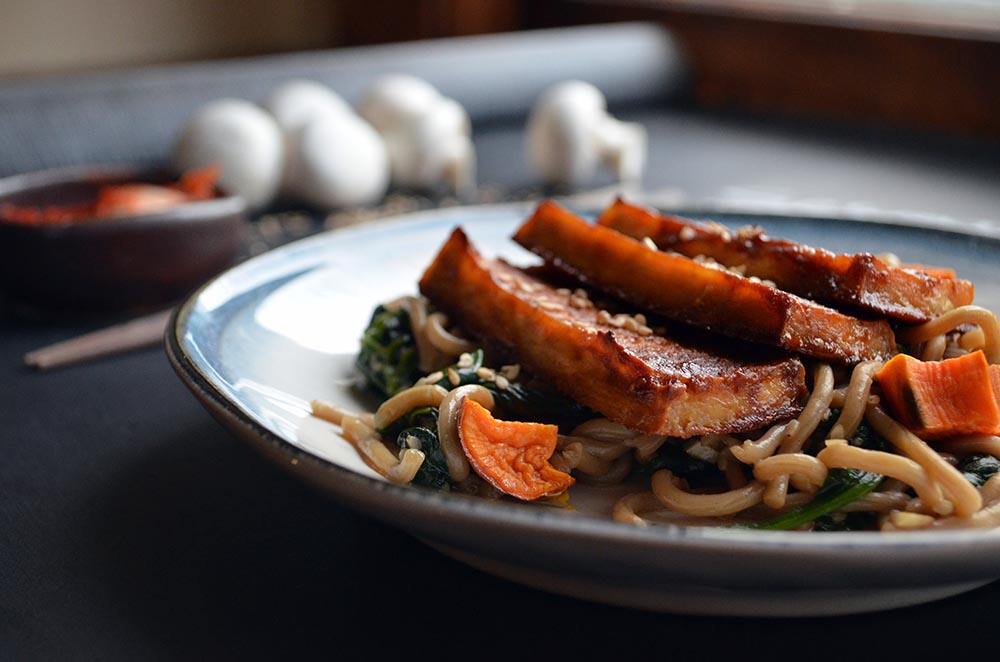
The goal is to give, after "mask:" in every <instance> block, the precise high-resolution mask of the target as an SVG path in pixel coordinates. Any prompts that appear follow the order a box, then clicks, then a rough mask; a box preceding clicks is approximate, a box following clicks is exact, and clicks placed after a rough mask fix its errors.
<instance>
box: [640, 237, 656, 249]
mask: <svg viewBox="0 0 1000 662" xmlns="http://www.w3.org/2000/svg"><path fill="white" fill-rule="evenodd" d="M642 243H643V244H645V245H646V248H651V249H653V250H654V251H655V250H659V247H658V246H657V245H656V242H655V241H653V240H652V239H650V238H649V237H643V238H642Z"/></svg>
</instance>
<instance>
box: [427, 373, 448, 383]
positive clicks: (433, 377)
mask: <svg viewBox="0 0 1000 662" xmlns="http://www.w3.org/2000/svg"><path fill="white" fill-rule="evenodd" d="M443 378H444V373H443V372H441V371H440V370H438V371H437V372H432V373H431V374H429V375H427V376H426V377H424V380H426V381H427V382H431V383H433V382H439V381H441V379H443Z"/></svg>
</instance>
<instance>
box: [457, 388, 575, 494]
mask: <svg viewBox="0 0 1000 662" xmlns="http://www.w3.org/2000/svg"><path fill="white" fill-rule="evenodd" d="M558 436H559V428H558V427H556V426H555V425H547V424H544V423H524V422H519V421H500V420H497V419H495V418H493V416H492V415H491V414H490V412H489V410H488V409H486V408H485V407H483V406H482V405H480V404H479V403H478V402H476V401H474V400H472V399H469V398H466V400H465V402H464V403H463V404H462V412H461V415H460V416H459V422H458V438H459V440H461V442H462V448H463V450H465V456H466V457H467V458H469V464H470V465H471V466H472V468H473V470H474V471H475V472H476V473H477V474H479V476H481V477H482V478H483V479H484V480H486V481H487V482H489V483H490V484H491V485H493V486H494V487H495V488H497V489H498V490H500V491H501V492H503V493H504V494H509V495H510V496H513V497H516V498H518V499H522V500H524V501H534V500H535V499H540V498H541V497H546V496H554V495H557V494H560V493H562V492H564V491H566V489H567V488H568V487H570V486H571V485H572V484H573V483H575V482H576V479H574V478H573V477H572V476H571V475H569V474H568V473H564V472H562V471H559V470H558V469H556V468H555V467H553V466H552V465H551V464H550V463H549V458H551V457H552V453H554V452H555V449H556V441H557V440H558Z"/></svg>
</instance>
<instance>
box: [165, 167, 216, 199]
mask: <svg viewBox="0 0 1000 662" xmlns="http://www.w3.org/2000/svg"><path fill="white" fill-rule="evenodd" d="M220 174H221V170H220V168H219V166H214V165H213V166H208V167H205V168H197V169H195V170H188V171H187V172H185V173H184V174H182V175H181V177H180V179H178V180H177V183H176V184H174V185H173V188H175V189H177V190H178V191H180V192H182V193H185V194H186V195H187V197H188V199H190V200H209V199H211V198H213V197H215V185H216V184H217V183H218V181H219V175H220Z"/></svg>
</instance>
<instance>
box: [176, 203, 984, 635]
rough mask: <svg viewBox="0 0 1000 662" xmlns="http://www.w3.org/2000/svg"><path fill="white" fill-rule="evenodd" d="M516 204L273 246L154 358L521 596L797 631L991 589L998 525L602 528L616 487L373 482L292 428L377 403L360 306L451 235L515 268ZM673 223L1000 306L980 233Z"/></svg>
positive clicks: (868, 224)
mask: <svg viewBox="0 0 1000 662" xmlns="http://www.w3.org/2000/svg"><path fill="white" fill-rule="evenodd" d="M531 209H532V205H530V204H527V203H526V204H510V205H497V206H479V207H462V208H448V209H442V210H433V211H429V212H420V213H415V214H410V215H407V216H402V217H397V218H394V219H387V220H384V221H379V222H374V223H371V224H367V225H363V226H357V227H352V228H348V229H343V230H337V231H332V232H329V233H324V234H321V235H317V236H314V237H311V238H308V239H304V240H301V241H298V242H295V243H292V244H289V245H287V246H284V247H282V248H279V249H276V250H274V251H272V252H269V253H267V254H264V255H262V256H259V257H257V258H254V259H251V260H249V261H247V262H244V263H243V264H240V265H239V266H237V267H234V268H232V269H231V270H229V271H227V272H225V273H223V274H222V275H220V276H218V277H217V278H215V279H214V280H212V281H210V282H209V283H207V284H206V285H204V286H203V287H202V288H201V289H199V290H198V291H197V292H195V293H194V294H193V295H192V296H191V297H190V298H189V299H188V300H187V301H186V302H185V303H184V304H183V305H182V306H180V307H179V308H178V309H177V310H176V311H175V314H174V318H173V320H172V323H171V325H170V327H169V328H168V332H167V337H166V350H167V354H168V356H169V358H170V360H171V363H172V364H173V366H174V368H175V370H176V371H177V373H178V375H179V376H180V378H181V379H182V381H183V382H184V383H185V384H186V385H187V386H188V387H189V388H190V389H191V390H192V392H193V393H194V394H195V395H196V396H197V397H198V399H199V400H200V401H201V402H202V403H203V404H204V405H205V406H206V407H207V409H208V410H209V411H210V412H211V413H212V414H213V415H214V416H215V417H216V418H217V419H218V420H219V421H220V423H222V424H223V425H224V426H225V427H227V428H228V429H229V430H230V431H231V432H233V433H234V434H235V435H236V436H237V437H238V438H240V439H242V440H243V441H245V442H246V443H247V444H248V445H249V446H251V447H252V448H254V449H256V450H257V451H259V452H261V453H263V454H264V455H265V456H267V457H268V458H270V459H271V460H273V461H274V462H275V463H276V464H278V465H279V466H281V467H283V468H284V469H286V470H288V471H290V472H292V473H293V474H294V475H296V476H298V477H299V478H301V479H303V480H305V481H307V482H308V483H310V484H312V485H314V486H315V487H316V488H318V489H319V490H321V491H322V492H325V493H326V494H329V495H331V496H332V497H334V498H335V499H336V500H338V501H339V502H341V503H343V504H346V505H347V506H349V507H352V508H356V509H358V510H359V511H362V512H364V513H367V514H368V515H370V516H372V517H374V518H377V519H379V520H381V521H384V522H387V523H389V524H391V525H394V526H398V527H400V528H401V529H404V530H406V531H408V532H410V533H412V534H413V535H415V536H417V537H419V538H420V539H422V540H424V541H425V542H427V543H428V544H430V545H432V546H434V547H436V548H437V549H440V550H441V551H443V552H444V553H446V554H449V555H451V556H452V557H454V558H456V559H459V560H460V561H462V562H465V563H469V564H471V565H473V566H475V567H478V568H480V569H483V570H486V571H488V572H491V573H494V574H496V575H498V576H502V577H505V578H508V579H511V580H514V581H518V582H522V583H525V584H529V585H531V586H533V587H536V588H541V589H546V590H550V591H554V592H558V593H562V594H565V595H571V596H575V597H579V598H583V599H587V600H594V601H599V602H604V603H609V604H617V605H624V606H629V607H636V608H642V609H652V610H662V611H671V612H683V613H698V614H718V615H755V616H760V615H772V616H804V615H830V614H843V613H856V612H865V611H874V610H881V609H888V608H893V607H898V606H904V605H911V604H917V603H921V602H927V601H931V600H935V599H939V598H943V597H946V596H950V595H954V594H957V593H961V592H963V591H967V590H970V589H972V588H975V587H978V586H981V585H983V584H985V583H988V582H990V581H993V580H994V579H996V578H1000V530H995V531H994V530H991V531H948V532H912V533H894V534H881V533H802V532H766V531H741V530H730V529H713V528H688V529H684V528H678V527H672V526H656V527H649V528H644V529H640V528H635V527H632V526H629V525H624V524H618V523H615V522H613V521H611V519H610V514H609V513H610V508H611V504H612V503H613V502H614V500H615V498H616V497H617V495H618V492H617V490H616V489H614V488H601V487H597V486H585V485H577V486H576V487H574V491H573V502H574V505H575V506H576V509H575V510H567V509H560V508H554V507H547V506H539V505H530V504H520V503H508V502H493V501H486V500H481V499H476V498H473V497H466V496H463V495H456V494H444V493H437V492H432V491H428V490H424V489H421V488H416V487H402V486H397V485H392V484H390V483H387V482H385V481H384V480H382V479H381V478H380V477H379V476H378V475H377V474H375V473H374V472H373V471H372V470H370V469H369V468H368V467H367V466H366V465H365V464H364V463H363V462H362V461H361V460H360V459H359V458H358V456H357V455H356V453H355V451H354V450H353V448H352V447H351V446H350V445H349V444H348V443H347V442H346V441H344V440H343V439H342V438H340V437H339V436H338V434H337V428H336V427H335V426H332V425H330V424H328V423H326V422H324V421H321V420H318V419H316V418H313V417H311V416H310V415H309V402H310V401H311V400H312V399H315V398H320V399H324V400H329V401H332V402H334V403H337V404H340V405H342V406H344V407H346V408H349V409H354V410H360V409H369V410H370V409H372V408H373V407H374V406H375V404H376V403H373V402H371V401H367V400H366V399H365V398H364V397H363V396H362V395H361V394H360V391H359V390H358V389H357V384H358V376H357V374H356V373H355V371H354V369H353V360H354V355H355V353H356V351H357V348H358V339H359V337H360V335H361V333H362V331H363V329H364V327H365V324H366V323H367V321H368V319H369V317H370V315H371V311H372V309H373V308H374V306H375V305H376V304H377V303H379V302H382V301H385V300H388V299H391V298H394V297H396V296H398V295H401V294H412V293H415V291H416V282H417V280H418V279H419V277H420V274H421V273H422V271H423V269H424V268H425V267H426V265H427V264H428V263H429V262H430V260H431V259H432V258H433V256H434V254H435V253H436V251H437V249H438V248H439V247H440V245H441V244H442V243H443V242H444V240H445V238H446V237H447V235H448V233H449V232H450V231H451V230H452V228H454V227H455V226H457V225H461V226H463V227H464V228H465V229H466V231H467V232H468V233H469V235H470V236H471V238H472V240H473V241H474V243H475V244H476V245H477V246H478V247H479V248H480V249H481V250H483V252H485V253H487V254H490V255H502V256H504V257H507V258H508V259H511V260H513V261H515V262H518V261H521V262H523V261H525V260H532V261H533V258H530V257H529V256H528V254H527V253H525V252H524V251H523V250H522V249H520V248H519V247H518V246H516V245H515V244H513V242H511V241H510V236H511V234H512V233H513V231H514V229H515V228H516V227H517V225H518V224H519V223H520V222H521V221H523V220H524V219H525V218H526V216H527V215H528V214H529V213H530V212H531ZM580 211H581V212H582V213H587V212H588V210H586V209H583V210H580ZM589 211H592V210H589ZM671 211H674V212H677V213H682V214H686V215H690V216H695V217H710V218H713V219H715V220H717V221H720V222H723V223H725V224H727V225H731V226H733V227H738V226H742V225H745V224H748V223H757V224H760V225H762V226H763V227H764V228H765V229H767V231H768V232H769V233H770V234H772V235H774V236H779V237H785V238H789V239H794V240H799V241H803V242H808V243H813V244H817V245H822V246H824V247H827V248H830V249H832V250H836V251H844V252H856V251H869V252H883V251H892V252H894V253H896V254H897V255H899V256H900V257H901V258H902V259H903V260H905V261H908V262H923V263H929V264H938V265H949V266H953V267H955V268H956V269H957V270H958V272H959V274H960V275H961V276H962V277H964V278H968V279H971V280H973V281H974V282H975V283H976V287H977V297H976V301H977V303H978V304H980V305H983V306H986V307H989V308H991V309H993V310H1000V272H998V271H997V270H996V265H997V264H1000V238H997V237H996V236H993V235H992V234H991V231H989V230H988V229H982V228H979V229H970V228H965V229H963V228H960V227H958V226H956V225H951V224H948V223H943V222H941V221H935V222H933V223H930V222H926V221H920V220H919V219H906V218H900V217H896V216H886V217H883V218H871V217H867V218H857V217H851V216H846V215H839V216H837V215H830V214H816V213H812V212H811V213H810V214H808V215H807V214H804V213H778V212H774V211H771V212H767V213H749V212H746V211H739V210H733V209H723V208H709V207H700V208H685V209H673V210H671Z"/></svg>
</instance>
